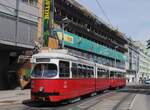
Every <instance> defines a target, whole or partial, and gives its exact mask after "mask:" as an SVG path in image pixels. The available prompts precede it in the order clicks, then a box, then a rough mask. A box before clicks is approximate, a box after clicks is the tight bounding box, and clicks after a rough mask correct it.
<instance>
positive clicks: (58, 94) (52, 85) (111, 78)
mask: <svg viewBox="0 0 150 110" xmlns="http://www.w3.org/2000/svg"><path fill="white" fill-rule="evenodd" d="M31 62H32V64H33V66H32V75H31V88H32V89H31V99H32V101H41V100H42V101H47V102H59V101H63V100H67V99H72V98H77V97H80V96H83V95H86V94H90V93H94V92H99V91H104V90H106V89H109V88H117V87H124V86H125V85H126V81H125V78H124V74H125V70H121V69H117V68H112V67H108V66H104V65H101V64H96V63H94V62H91V61H88V60H86V59H83V58H79V57H75V56H73V55H69V54H66V53H65V52H60V51H59V52H57V51H52V52H42V53H38V54H36V55H33V56H32V59H31Z"/></svg>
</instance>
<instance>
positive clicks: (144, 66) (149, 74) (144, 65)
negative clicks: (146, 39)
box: [134, 41, 150, 81]
mask: <svg viewBox="0 0 150 110" xmlns="http://www.w3.org/2000/svg"><path fill="white" fill-rule="evenodd" d="M134 44H135V45H136V46H137V47H138V48H139V71H138V81H141V80H145V79H149V78H150V56H149V55H148V49H147V48H146V46H145V45H143V44H142V43H141V42H138V41H136V42H134Z"/></svg>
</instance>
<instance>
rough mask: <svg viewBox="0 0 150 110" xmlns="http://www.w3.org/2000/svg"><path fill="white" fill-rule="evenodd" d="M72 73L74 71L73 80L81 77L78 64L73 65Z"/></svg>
mask: <svg viewBox="0 0 150 110" xmlns="http://www.w3.org/2000/svg"><path fill="white" fill-rule="evenodd" d="M71 71H72V77H73V78H77V77H79V75H78V64H76V63H72V68H71Z"/></svg>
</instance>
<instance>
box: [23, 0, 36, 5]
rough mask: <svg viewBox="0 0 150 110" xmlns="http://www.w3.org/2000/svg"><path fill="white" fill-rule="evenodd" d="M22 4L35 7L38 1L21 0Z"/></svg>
mask: <svg viewBox="0 0 150 110" xmlns="http://www.w3.org/2000/svg"><path fill="white" fill-rule="evenodd" d="M22 1H23V2H24V3H26V4H29V5H33V6H37V3H38V0H22Z"/></svg>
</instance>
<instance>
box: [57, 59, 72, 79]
mask: <svg viewBox="0 0 150 110" xmlns="http://www.w3.org/2000/svg"><path fill="white" fill-rule="evenodd" d="M69 67H70V66H69V62H67V61H59V76H60V77H69V76H70V68H69Z"/></svg>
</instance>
